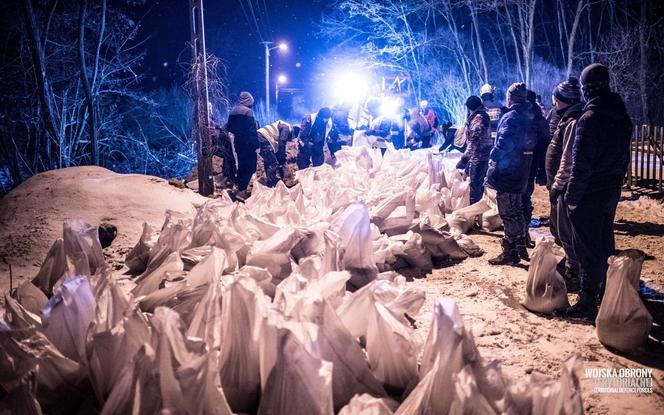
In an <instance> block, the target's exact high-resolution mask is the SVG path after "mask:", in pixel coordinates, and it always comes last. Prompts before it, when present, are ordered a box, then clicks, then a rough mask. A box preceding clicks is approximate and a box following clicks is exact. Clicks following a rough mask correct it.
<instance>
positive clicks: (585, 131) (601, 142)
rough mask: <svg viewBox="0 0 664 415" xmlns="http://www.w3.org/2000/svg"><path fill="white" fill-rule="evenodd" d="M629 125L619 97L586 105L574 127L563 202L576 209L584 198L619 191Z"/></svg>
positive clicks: (610, 96)
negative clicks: (570, 165)
mask: <svg viewBox="0 0 664 415" xmlns="http://www.w3.org/2000/svg"><path fill="white" fill-rule="evenodd" d="M631 140H632V121H631V120H630V118H629V115H627V110H626V109H625V104H624V103H623V100H622V99H621V98H620V96H619V95H618V94H615V93H613V92H607V93H603V94H602V95H599V96H596V97H594V98H592V99H590V101H588V102H587V103H586V105H585V107H584V108H583V115H582V116H581V118H579V121H578V122H577V126H576V140H575V141H574V147H573V149H572V156H573V162H572V172H571V175H570V179H569V183H568V185H567V192H566V193H565V201H566V202H567V204H568V205H573V206H574V205H578V204H579V202H581V200H582V199H583V198H584V196H585V195H586V194H592V193H598V192H603V191H606V190H610V189H611V190H612V189H615V188H616V187H618V188H620V186H622V183H623V179H624V177H625V173H626V172H627V166H628V165H629V158H630V145H631Z"/></svg>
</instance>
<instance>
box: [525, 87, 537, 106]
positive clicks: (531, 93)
mask: <svg viewBox="0 0 664 415" xmlns="http://www.w3.org/2000/svg"><path fill="white" fill-rule="evenodd" d="M526 100H527V101H528V102H531V103H533V104H534V103H535V101H536V100H537V94H536V93H535V91H531V90H530V89H529V90H528V91H527V95H526Z"/></svg>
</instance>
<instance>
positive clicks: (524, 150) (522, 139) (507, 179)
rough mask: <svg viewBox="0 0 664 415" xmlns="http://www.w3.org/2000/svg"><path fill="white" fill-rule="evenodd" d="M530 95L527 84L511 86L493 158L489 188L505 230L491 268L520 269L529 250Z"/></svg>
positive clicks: (489, 174) (490, 161)
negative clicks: (526, 217)
mask: <svg viewBox="0 0 664 415" xmlns="http://www.w3.org/2000/svg"><path fill="white" fill-rule="evenodd" d="M527 94H528V93H527V89H526V85H525V84H523V83H516V84H512V85H511V86H510V88H509V90H508V93H507V105H508V106H509V110H508V111H507V113H506V114H505V115H503V116H502V118H501V119H500V123H498V130H497V133H496V142H495V144H494V146H493V149H492V150H491V153H490V155H489V168H488V170H487V174H486V186H488V187H490V188H492V189H495V190H496V203H497V205H498V214H499V215H500V218H501V219H502V220H503V225H504V229H505V236H504V237H503V240H502V253H501V254H500V255H498V256H497V257H495V258H492V259H490V260H489V263H490V264H491V265H516V264H518V263H519V261H520V257H519V252H520V250H525V245H526V241H525V238H524V235H525V233H526V231H527V228H526V222H525V220H524V217H523V205H522V203H523V193H524V192H525V191H526V185H527V182H528V177H529V173H530V160H531V158H532V150H529V149H528V137H529V136H528V134H529V130H530V126H531V124H532V122H533V113H532V110H531V105H530V103H528V102H527V100H526V98H527Z"/></svg>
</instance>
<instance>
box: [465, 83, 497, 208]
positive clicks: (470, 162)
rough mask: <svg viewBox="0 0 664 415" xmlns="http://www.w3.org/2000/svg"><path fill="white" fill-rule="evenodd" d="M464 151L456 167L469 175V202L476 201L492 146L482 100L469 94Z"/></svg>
mask: <svg viewBox="0 0 664 415" xmlns="http://www.w3.org/2000/svg"><path fill="white" fill-rule="evenodd" d="M466 108H467V109H468V118H467V119H466V127H465V129H464V132H465V134H466V144H467V147H466V151H465V152H464V153H463V156H461V160H459V163H457V166H456V167H457V169H461V170H465V171H466V174H467V175H468V176H469V177H470V204H471V205H472V204H473V203H477V202H479V201H480V199H481V198H482V194H484V178H485V177H486V170H487V168H488V167H489V153H491V149H492V148H493V139H492V138H491V120H490V119H489V116H488V115H487V113H486V111H485V110H484V106H483V105H482V100H481V99H480V98H479V97H476V96H474V95H473V96H471V97H469V98H468V99H467V100H466Z"/></svg>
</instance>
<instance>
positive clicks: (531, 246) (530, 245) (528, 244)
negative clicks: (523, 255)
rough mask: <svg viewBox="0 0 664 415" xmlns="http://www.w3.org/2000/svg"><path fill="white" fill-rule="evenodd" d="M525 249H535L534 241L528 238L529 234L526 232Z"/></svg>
mask: <svg viewBox="0 0 664 415" xmlns="http://www.w3.org/2000/svg"><path fill="white" fill-rule="evenodd" d="M526 247H527V248H531V249H532V248H534V247H535V241H533V240H532V238H531V237H530V232H526Z"/></svg>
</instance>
